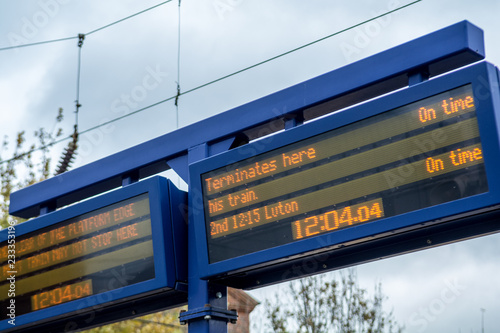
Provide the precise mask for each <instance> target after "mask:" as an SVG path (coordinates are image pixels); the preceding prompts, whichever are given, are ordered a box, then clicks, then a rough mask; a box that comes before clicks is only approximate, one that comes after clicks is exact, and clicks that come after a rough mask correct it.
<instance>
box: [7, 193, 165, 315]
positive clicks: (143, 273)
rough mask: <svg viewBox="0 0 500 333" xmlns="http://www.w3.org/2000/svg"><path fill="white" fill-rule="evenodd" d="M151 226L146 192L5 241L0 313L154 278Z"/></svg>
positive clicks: (45, 305)
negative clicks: (10, 302)
mask: <svg viewBox="0 0 500 333" xmlns="http://www.w3.org/2000/svg"><path fill="white" fill-rule="evenodd" d="M151 230H152V229H151V216H150V205H149V195H148V193H145V194H141V195H138V196H135V197H132V198H129V199H127V200H123V201H120V202H118V203H116V204H112V205H109V206H106V207H103V208H100V209H97V210H94V211H91V212H88V213H86V214H83V215H79V216H76V217H73V218H70V219H68V220H65V221H62V222H59V223H56V224H53V225H51V226H48V227H45V228H41V229H39V230H37V231H33V232H30V233H27V234H25V235H22V236H19V237H16V238H15V240H14V239H10V238H9V239H8V240H7V241H4V242H2V243H1V244H0V277H1V278H0V302H1V303H0V304H1V305H0V307H1V310H0V313H1V316H2V318H6V317H7V311H9V310H8V305H9V300H10V299H15V310H16V315H17V316H20V315H23V314H27V313H31V312H34V311H38V310H41V309H46V308H49V307H52V306H55V305H59V304H63V303H66V302H70V301H74V300H78V299H81V298H84V297H87V296H92V295H97V294H100V293H104V292H108V291H111V290H115V289H118V288H122V287H126V286H130V285H133V284H136V283H140V282H143V281H147V280H150V279H154V278H155V265H154V257H153V241H152V231H151ZM11 243H12V244H11ZM14 253H15V255H14ZM10 277H14V278H13V279H12V281H14V282H13V283H11V279H10ZM117 277H119V279H117ZM110 281H113V283H111V282H110ZM117 281H118V282H117ZM11 290H12V293H10V291H11ZM13 295H15V296H13ZM14 297H15V298H14Z"/></svg>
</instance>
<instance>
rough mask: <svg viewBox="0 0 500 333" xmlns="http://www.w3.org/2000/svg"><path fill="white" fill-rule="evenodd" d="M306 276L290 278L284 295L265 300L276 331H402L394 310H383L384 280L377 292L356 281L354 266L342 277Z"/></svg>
mask: <svg viewBox="0 0 500 333" xmlns="http://www.w3.org/2000/svg"><path fill="white" fill-rule="evenodd" d="M328 276H329V279H327V278H326V277H325V276H313V277H307V278H304V279H301V280H298V281H293V282H290V283H289V285H288V290H287V292H286V295H284V296H285V297H283V295H282V293H279V292H277V293H276V294H275V301H273V302H271V301H266V303H265V307H266V309H265V314H266V318H267V320H268V321H269V327H270V329H271V330H272V331H273V332H280V333H285V332H297V333H302V332H307V333H320V332H339V333H385V332H388V333H389V332H390V333H392V332H402V331H403V328H402V327H399V325H398V324H397V322H396V321H395V320H394V318H393V315H392V313H386V312H384V310H383V308H382V303H383V301H384V299H385V296H384V295H383V293H382V286H381V284H380V283H379V284H377V285H376V286H375V291H374V295H373V296H372V297H370V296H368V293H367V291H366V290H364V289H362V288H360V287H359V286H358V284H357V276H356V273H355V271H354V270H350V271H349V272H348V273H347V275H345V274H341V275H340V278H339V279H337V278H335V276H334V275H328Z"/></svg>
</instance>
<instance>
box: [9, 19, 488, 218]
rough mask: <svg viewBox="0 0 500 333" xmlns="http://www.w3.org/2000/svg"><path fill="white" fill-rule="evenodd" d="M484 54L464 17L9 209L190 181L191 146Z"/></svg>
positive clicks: (85, 171) (32, 212) (148, 145)
mask: <svg viewBox="0 0 500 333" xmlns="http://www.w3.org/2000/svg"><path fill="white" fill-rule="evenodd" d="M424 51H425V52H424ZM483 58H484V40H483V31H482V30H481V29H479V28H478V27H476V26H474V25H473V24H471V23H469V22H467V21H463V22H459V23H456V24H453V25H451V26H449V27H446V28H443V29H441V30H438V31H436V32H433V33H431V34H429V35H426V36H423V37H420V38H417V39H415V40H412V41H410V42H407V43H405V44H402V45H399V46H396V47H394V48H392V49H389V50H387V51H384V52H381V53H378V54H375V55H373V56H371V57H368V58H366V59H362V60H360V61H357V62H355V63H352V64H349V65H347V66H344V67H341V68H338V69H336V70H333V71H331V72H329V73H326V74H323V75H321V76H318V77H317V78H314V79H311V80H309V81H305V82H303V83H300V84H297V85H295V86H293V87H290V88H287V89H284V90H282V91H279V92H276V93H274V94H271V95H269V96H266V97H263V98H261V99H258V100H255V101H253V102H250V103H248V104H245V105H242V106H239V107H237V108H235V109H232V110H229V111H226V112H223V113H220V114H218V115H215V116H213V117H211V118H208V119H205V120H203V121H200V122H197V123H194V124H192V125H189V126H186V127H184V128H181V129H179V130H176V131H174V132H171V133H168V134H165V135H163V136H161V137H158V138H156V139H153V140H150V141H148V142H145V143H143V144H140V145H137V146H135V147H132V148H129V149H127V150H124V151H122V152H119V153H116V154H114V155H111V156H109V157H106V158H103V159H101V160H98V161H96V162H93V163H91V164H88V165H85V166H83V167H80V168H78V169H75V170H71V171H68V172H66V173H64V174H62V175H58V176H55V177H53V178H50V179H48V180H46V181H43V182H40V183H37V184H34V185H32V186H29V187H27V188H25V189H22V190H20V191H17V192H14V193H12V195H11V202H10V214H11V215H14V216H19V217H23V218H29V217H33V216H38V215H39V214H40V209H41V208H43V207H51V208H54V209H57V208H59V207H64V206H65V205H68V204H71V203H73V202H77V201H79V200H82V199H85V198H88V197H90V196H93V195H96V194H99V193H103V192H104V191H107V190H110V189H113V188H116V187H119V186H120V185H121V183H122V179H123V178H124V177H135V178H138V179H141V178H144V177H147V176H150V175H153V174H156V173H159V172H161V171H164V170H166V169H168V168H170V167H171V168H173V169H174V171H175V172H176V173H177V174H179V175H180V176H181V177H182V178H183V179H184V180H185V181H186V182H187V181H188V157H187V155H188V151H189V149H191V148H192V147H196V146H198V145H200V144H204V143H206V144H207V145H208V147H207V152H208V153H209V154H210V155H214V154H217V153H220V152H223V151H225V150H227V149H229V148H230V146H231V144H232V143H233V142H234V140H235V137H238V136H247V137H249V138H250V139H252V138H253V137H254V136H255V133H254V132H259V130H258V129H257V130H255V128H256V127H257V126H261V125H263V124H266V123H269V122H272V121H275V123H274V124H273V127H274V128H279V127H281V128H284V122H285V121H286V119H290V118H293V117H296V116H299V118H300V117H301V116H302V113H303V110H304V109H305V108H308V107H310V106H313V105H315V104H317V103H320V102H323V101H325V100H328V99H332V98H338V99H337V103H338V104H340V105H343V106H347V105H349V103H351V105H352V104H353V103H355V102H360V101H362V100H366V99H368V98H372V97H376V96H379V95H381V94H384V93H386V92H389V91H392V90H395V89H398V88H402V87H405V86H407V84H408V73H410V74H411V73H413V72H421V71H425V72H426V73H427V75H429V76H431V77H432V76H436V75H439V74H442V73H445V72H447V71H450V70H453V69H455V68H459V67H461V66H464V65H467V64H470V63H473V62H476V61H479V60H481V59H483ZM312 116H317V115H312ZM305 118H306V119H307V116H306V117H305ZM252 129H254V130H252ZM40 193H43V194H44V195H43V197H41V196H40V195H39V194H40Z"/></svg>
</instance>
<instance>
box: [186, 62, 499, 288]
mask: <svg viewBox="0 0 500 333" xmlns="http://www.w3.org/2000/svg"><path fill="white" fill-rule="evenodd" d="M321 83H322V84H323V83H324V82H321ZM469 83H471V84H472V89H473V91H474V97H475V101H477V103H476V108H477V119H478V124H479V130H480V135H481V142H482V146H483V150H484V163H485V168H486V172H487V177H488V184H489V192H487V193H484V194H479V195H476V196H472V197H467V198H464V199H460V200H455V201H452V202H448V203H444V204H440V205H436V206H432V207H428V208H424V209H420V210H417V211H413V212H409V213H405V214H402V215H398V216H394V217H389V218H385V219H383V220H379V221H375V222H371V223H366V224H362V225H358V226H355V227H351V228H347V229H343V230H338V231H335V232H333V233H329V234H323V235H319V236H316V237H312V238H309V239H304V240H300V241H295V242H293V243H289V244H286V245H282V246H279V247H275V248H270V249H267V250H263V251H259V252H255V253H251V254H247V255H243V256H241V257H237V258H233V259H228V260H224V261H221V262H216V263H212V264H209V261H208V251H207V232H208V231H207V230H206V228H205V218H204V216H205V215H204V210H203V207H201V206H200V205H199V204H198V205H197V206H194V205H192V206H191V213H192V216H193V221H194V226H195V232H196V245H197V248H198V261H199V263H200V265H199V271H200V276H201V277H202V278H205V279H208V278H219V277H223V276H227V275H228V274H235V273H241V272H244V271H248V270H252V269H254V270H255V269H256V268H257V267H262V266H269V265H271V264H273V263H277V262H283V261H284V260H287V258H293V257H294V256H295V257H296V256H301V255H304V254H307V253H314V252H317V251H320V250H322V249H324V248H330V249H331V248H332V247H335V248H339V247H343V246H345V245H348V244H349V243H351V242H353V241H356V242H359V241H362V240H367V241H368V240H371V239H373V236H384V235H387V234H388V233H392V232H393V231H396V232H397V231H398V230H399V231H401V230H405V231H406V230H407V229H408V228H410V227H412V228H413V227H417V226H418V227H423V226H424V225H425V224H426V223H428V222H430V221H437V220H438V219H443V218H449V217H451V216H455V215H458V214H463V213H467V212H473V211H475V210H478V209H482V208H486V207H491V206H494V205H499V204H500V174H499V173H498V172H497V171H498V165H499V164H500V146H499V135H498V134H499V133H498V128H500V127H499V125H500V119H499V115H498V114H497V112H500V111H496V110H500V97H499V96H500V92H499V89H498V87H499V81H498V73H497V69H496V68H495V67H494V66H493V65H491V64H489V63H487V62H482V63H478V64H475V65H471V66H469V67H467V68H464V69H461V70H458V71H456V72H453V73H450V74H447V75H445V76H441V77H438V78H435V79H432V80H429V81H425V82H422V83H419V84H416V85H414V86H411V87H408V88H406V89H404V90H401V91H398V92H394V93H392V94H390V95H386V96H384V97H381V98H378V99H376V100H374V101H371V102H367V103H365V104H362V105H359V106H356V107H353V108H349V109H346V110H344V111H341V112H338V113H335V114H332V115H329V116H326V117H325V118H322V119H321V120H318V121H312V122H309V123H306V124H304V125H302V126H299V127H295V128H292V129H289V130H286V131H284V132H282V133H279V134H276V135H273V136H271V137H268V138H264V139H262V140H257V141H255V142H253V143H250V144H248V145H245V146H243V147H240V148H236V149H233V150H231V151H229V152H226V153H223V154H219V155H216V156H213V157H211V158H207V159H205V160H203V161H200V162H198V163H195V164H192V165H190V172H191V178H190V179H191V189H190V192H191V196H193V193H194V194H197V193H201V191H202V183H201V174H203V173H206V172H209V171H212V170H215V169H218V168H221V167H224V166H226V165H228V164H230V163H234V162H239V161H242V160H244V159H247V158H250V157H253V156H255V155H258V154H261V153H264V152H268V151H271V150H273V149H276V148H280V147H282V146H285V145H288V144H291V143H294V142H299V141H301V140H304V139H306V138H309V137H312V136H315V135H318V134H320V133H324V132H327V131H329V130H332V129H335V128H339V127H342V126H344V125H347V124H350V123H353V122H356V121H359V120H362V119H365V118H367V117H370V116H374V115H377V114H379V113H383V112H386V111H389V110H391V109H394V108H397V107H400V106H403V105H406V104H409V103H412V102H415V101H418V100H420V99H423V98H426V97H429V96H433V95H436V94H438V93H441V92H444V91H448V90H450V89H453V88H456V87H460V86H463V85H465V84H469ZM313 87H314V86H313V85H312V88H313ZM381 221H383V223H382V222H381ZM499 228H500V224H499ZM357 260H359V261H364V258H363V257H360V258H357ZM225 279H226V280H227V278H226V277H225ZM247 287H248V286H247Z"/></svg>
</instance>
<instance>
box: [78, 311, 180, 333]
mask: <svg viewBox="0 0 500 333" xmlns="http://www.w3.org/2000/svg"><path fill="white" fill-rule="evenodd" d="M183 308H184V307H182V308H177V309H172V310H167V311H163V312H157V313H153V314H150V315H146V316H143V317H138V318H135V319H129V320H125V321H121V322H117V323H113V324H109V325H106V326H102V327H98V328H93V329H90V330H87V331H83V333H185V332H187V326H181V325H180V324H179V319H178V318H179V312H180V310H181V309H183Z"/></svg>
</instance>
